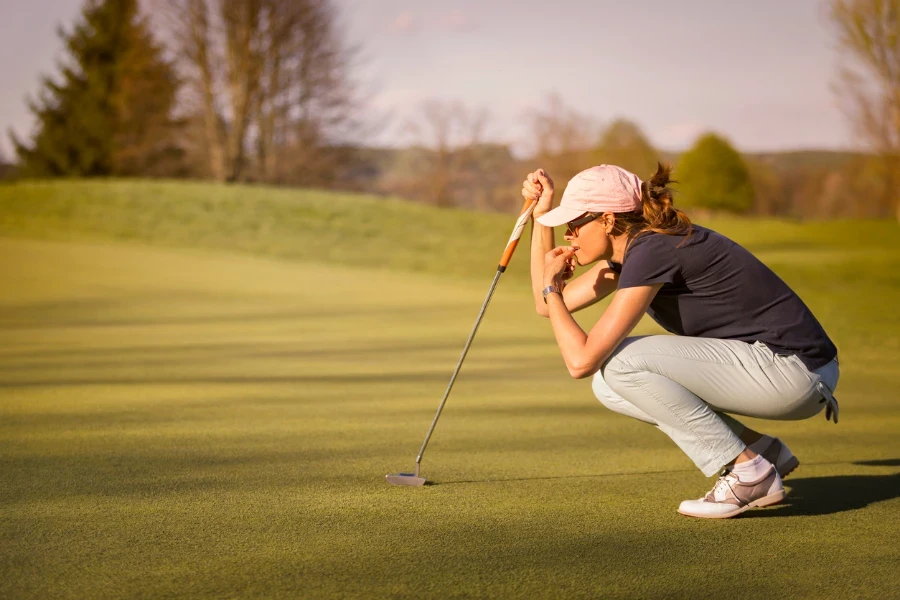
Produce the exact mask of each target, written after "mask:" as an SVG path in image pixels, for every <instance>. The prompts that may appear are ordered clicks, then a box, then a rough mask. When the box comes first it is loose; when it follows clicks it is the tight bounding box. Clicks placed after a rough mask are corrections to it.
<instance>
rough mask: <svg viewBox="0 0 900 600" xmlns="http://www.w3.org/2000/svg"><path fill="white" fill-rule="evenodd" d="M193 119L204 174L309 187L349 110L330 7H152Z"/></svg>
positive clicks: (169, 3)
mask: <svg viewBox="0 0 900 600" xmlns="http://www.w3.org/2000/svg"><path fill="white" fill-rule="evenodd" d="M156 5H157V7H158V8H159V9H161V10H162V12H163V13H164V14H165V16H166V17H167V19H166V20H167V22H168V24H169V30H170V33H171V35H172V37H173V39H174V40H175V44H176V47H177V50H178V53H177V55H178V57H179V64H180V66H181V68H182V71H183V72H184V74H185V76H186V77H187V80H188V83H189V86H190V91H191V94H190V96H189V97H188V103H189V105H190V109H191V111H192V112H195V113H196V114H198V115H200V117H201V121H202V128H201V129H200V131H202V132H203V138H204V139H203V143H202V144H198V146H199V147H201V148H203V149H204V151H205V153H206V159H207V163H208V165H209V172H210V173H211V175H212V176H213V177H214V178H215V179H217V180H221V181H236V180H239V179H245V178H250V177H256V178H258V179H262V180H264V181H269V182H275V183H297V184H307V185H310V184H311V185H317V184H322V183H325V182H327V180H328V179H329V178H330V177H332V176H333V174H334V172H335V171H336V170H337V167H338V157H339V156H340V152H342V151H343V149H344V148H343V147H342V144H341V142H343V141H344V139H343V137H345V136H346V133H347V131H348V129H352V127H353V125H354V123H355V119H354V113H355V112H356V109H357V101H356V97H355V90H354V87H353V85H352V83H351V80H350V75H349V73H350V67H351V62H352V59H353V56H354V51H353V50H352V49H351V48H349V47H347V46H345V45H344V43H343V40H342V39H341V37H340V32H339V30H338V27H337V16H336V12H335V9H334V7H333V5H332V3H331V2H330V0H156Z"/></svg>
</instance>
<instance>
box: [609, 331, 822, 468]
mask: <svg viewBox="0 0 900 600" xmlns="http://www.w3.org/2000/svg"><path fill="white" fill-rule="evenodd" d="M838 375H839V372H838V364H837V360H833V361H831V362H830V363H829V364H827V365H825V366H824V367H822V368H821V369H818V370H816V371H815V372H810V371H809V370H807V368H806V367H805V366H804V365H803V363H802V362H801V361H800V359H799V358H797V357H796V356H780V355H776V354H774V353H773V352H772V351H771V350H769V348H768V347H767V346H766V345H765V344H762V343H760V342H757V343H755V344H748V343H746V342H741V341H737V340H716V339H707V338H692V337H680V336H674V335H652V336H646V337H632V338H628V339H626V340H625V341H624V342H622V344H621V345H620V346H619V347H618V348H617V349H616V351H615V352H614V353H613V354H612V356H611V357H610V358H609V359H608V360H607V361H606V363H604V365H603V366H602V367H601V368H600V371H598V372H597V374H596V375H594V382H593V389H594V394H596V396H597V398H598V399H599V400H600V402H602V403H603V404H604V405H605V406H606V407H608V408H609V409H611V410H614V411H616V412H617V413H621V414H623V415H626V416H629V417H633V418H635V419H639V420H641V421H644V422H645V423H650V424H651V425H655V426H656V427H658V428H659V429H660V430H661V431H662V432H663V433H665V434H666V435H668V436H669V437H670V438H672V441H674V442H675V443H676V444H678V447H679V448H681V449H682V450H683V451H684V453H685V454H687V455H688V456H689V457H690V458H691V460H693V461H694V463H695V464H696V465H697V467H699V468H700V470H701V471H703V474H704V475H706V476H707V477H709V476H711V475H715V474H716V473H717V472H718V471H719V470H720V469H721V468H722V467H723V466H725V465H727V464H728V463H730V462H731V461H732V460H734V459H735V458H736V457H737V456H738V454H740V453H741V452H742V451H743V450H744V448H745V445H744V443H743V442H742V441H741V440H740V438H739V437H738V435H739V434H740V433H741V432H742V431H743V430H744V426H743V425H742V424H741V423H740V422H739V421H737V420H736V419H734V418H733V417H730V416H729V415H726V414H724V413H732V414H736V415H746V416H749V417H756V418H760V419H776V420H798V419H807V418H809V417H812V416H813V415H816V414H818V413H819V412H820V411H821V410H822V408H824V406H825V404H824V403H823V394H822V393H821V392H820V390H821V386H818V385H817V384H819V382H821V383H823V384H824V385H825V386H826V387H827V388H828V390H829V391H834V389H835V387H836V386H837V380H838Z"/></svg>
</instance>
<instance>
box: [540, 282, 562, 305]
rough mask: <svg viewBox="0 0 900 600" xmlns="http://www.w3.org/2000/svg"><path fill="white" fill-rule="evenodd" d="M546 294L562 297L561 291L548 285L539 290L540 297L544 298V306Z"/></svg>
mask: <svg viewBox="0 0 900 600" xmlns="http://www.w3.org/2000/svg"><path fill="white" fill-rule="evenodd" d="M548 294H559V295H560V296H562V290H561V289H559V288H558V287H556V286H555V285H548V286H547V287H545V288H544V289H542V290H541V295H542V296H543V297H544V304H547V295H548Z"/></svg>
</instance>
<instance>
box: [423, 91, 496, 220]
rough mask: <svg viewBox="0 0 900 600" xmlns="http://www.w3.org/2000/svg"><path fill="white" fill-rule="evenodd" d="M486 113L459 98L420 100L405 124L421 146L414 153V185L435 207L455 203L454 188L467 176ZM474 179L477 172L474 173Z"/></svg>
mask: <svg viewBox="0 0 900 600" xmlns="http://www.w3.org/2000/svg"><path fill="white" fill-rule="evenodd" d="M487 119H488V114H487V112H486V111H485V110H483V109H474V108H468V107H466V106H465V105H463V104H462V103H461V102H459V101H444V100H437V99H431V100H426V101H425V102H423V103H422V104H421V105H420V106H419V109H418V111H417V114H416V115H415V116H413V117H412V118H411V119H410V121H409V122H408V123H407V129H408V130H409V131H410V132H411V133H412V134H413V135H414V136H415V138H416V139H417V141H418V144H419V145H420V147H421V149H422V150H424V151H420V152H418V153H417V158H418V159H419V162H420V164H419V165H418V166H417V167H416V171H417V177H416V179H417V184H418V185H417V187H418V188H419V191H420V195H422V196H424V197H425V199H426V201H428V202H430V203H431V204H434V205H435V206H439V207H448V206H455V205H458V204H459V202H458V199H456V198H454V194H453V192H454V190H458V189H460V187H461V185H462V184H463V183H464V182H463V179H464V178H466V177H467V176H468V178H469V179H471V176H472V168H471V167H472V166H473V164H474V165H475V166H476V167H477V163H475V162H474V161H473V160H472V159H473V157H474V155H475V153H476V151H477V149H478V148H479V147H480V145H481V142H482V137H483V135H484V130H485V127H486V124H487ZM476 178H477V175H476Z"/></svg>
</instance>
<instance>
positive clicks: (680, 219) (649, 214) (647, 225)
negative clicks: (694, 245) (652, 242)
mask: <svg viewBox="0 0 900 600" xmlns="http://www.w3.org/2000/svg"><path fill="white" fill-rule="evenodd" d="M670 183H676V182H675V181H674V180H673V179H672V167H671V165H663V164H662V163H657V168H656V173H654V174H653V177H651V178H650V179H649V181H645V182H643V183H642V184H641V204H642V207H641V210H636V211H634V212H629V213H616V225H615V230H617V232H618V233H626V234H628V237H629V238H630V239H634V238H635V237H637V236H639V235H641V234H643V233H647V232H651V231H652V232H655V233H664V234H666V235H685V236H686V237H685V240H687V238H688V237H690V235H691V231H692V230H693V227H692V226H691V220H690V219H689V218H688V216H687V215H686V214H684V213H683V212H682V211H680V210H678V209H677V208H675V206H674V204H672V198H673V196H674V195H675V193H674V190H672V188H670V187H668V186H669V184H670ZM682 243H683V242H682Z"/></svg>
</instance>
